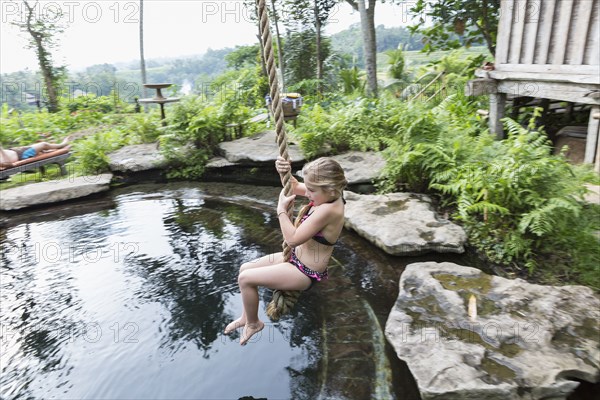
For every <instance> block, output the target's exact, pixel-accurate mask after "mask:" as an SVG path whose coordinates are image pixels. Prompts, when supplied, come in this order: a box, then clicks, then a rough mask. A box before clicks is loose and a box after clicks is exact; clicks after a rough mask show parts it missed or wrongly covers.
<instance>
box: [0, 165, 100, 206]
mask: <svg viewBox="0 0 600 400" xmlns="http://www.w3.org/2000/svg"><path fill="white" fill-rule="evenodd" d="M111 179H112V174H101V175H87V176H78V177H73V178H67V179H60V180H55V181H49V182H40V183H31V184H28V185H23V186H19V187H16V188H12V189H6V190H3V191H2V192H1V193H0V210H3V211H10V210H19V209H22V208H27V207H31V206H36V205H40V204H48V203H57V202H60V201H65V200H72V199H76V198H79V197H85V196H89V195H90V194H93V193H99V192H103V191H106V190H108V189H109V185H110V181H111Z"/></svg>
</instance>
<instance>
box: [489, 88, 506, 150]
mask: <svg viewBox="0 0 600 400" xmlns="http://www.w3.org/2000/svg"><path fill="white" fill-rule="evenodd" d="M505 106H506V94H505V93H501V92H496V93H490V119H489V121H488V123H489V126H490V133H492V134H495V135H496V139H504V138H505V135H504V126H503V125H502V121H500V120H501V119H502V118H504V107H505Z"/></svg>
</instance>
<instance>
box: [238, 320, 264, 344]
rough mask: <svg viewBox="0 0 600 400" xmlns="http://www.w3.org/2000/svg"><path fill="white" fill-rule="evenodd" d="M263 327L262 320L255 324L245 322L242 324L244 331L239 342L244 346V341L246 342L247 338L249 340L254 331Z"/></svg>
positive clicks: (256, 331)
mask: <svg viewBox="0 0 600 400" xmlns="http://www.w3.org/2000/svg"><path fill="white" fill-rule="evenodd" d="M264 327H265V324H264V323H263V322H262V321H258V322H257V323H255V324H246V325H245V326H244V331H243V332H242V337H241V339H240V344H241V345H242V346H245V345H246V343H248V340H250V338H251V337H252V336H254V335H255V334H256V333H258V332H260V331H262V330H263V328H264Z"/></svg>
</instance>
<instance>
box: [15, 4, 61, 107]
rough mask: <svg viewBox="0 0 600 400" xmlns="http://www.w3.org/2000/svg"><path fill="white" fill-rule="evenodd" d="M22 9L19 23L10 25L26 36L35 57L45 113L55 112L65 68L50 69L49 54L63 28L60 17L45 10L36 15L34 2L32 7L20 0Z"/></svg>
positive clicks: (56, 9)
mask: <svg viewBox="0 0 600 400" xmlns="http://www.w3.org/2000/svg"><path fill="white" fill-rule="evenodd" d="M23 6H24V7H23V8H21V10H22V15H21V18H20V20H18V21H15V22H13V24H14V25H16V26H18V27H19V28H20V29H21V30H23V31H24V32H27V33H28V34H29V36H30V38H29V45H28V46H29V48H32V49H34V50H35V53H36V55H37V59H38V64H39V66H40V71H41V73H42V77H43V79H44V87H45V88H46V95H47V107H48V111H49V112H56V111H58V98H59V95H60V81H61V79H62V77H63V75H64V71H65V68H64V67H63V66H55V65H54V62H53V60H52V53H51V51H50V50H51V49H53V48H55V47H56V46H57V45H58V43H57V35H58V34H60V33H62V32H64V30H65V26H64V25H63V24H62V23H61V20H62V16H63V15H62V12H61V10H60V8H59V7H46V8H45V10H44V12H43V13H42V12H39V9H40V7H39V2H38V1H36V2H35V3H34V4H33V5H32V4H30V3H29V2H28V1H27V0H23Z"/></svg>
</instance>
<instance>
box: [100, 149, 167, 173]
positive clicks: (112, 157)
mask: <svg viewBox="0 0 600 400" xmlns="http://www.w3.org/2000/svg"><path fill="white" fill-rule="evenodd" d="M107 156H108V160H109V161H108V167H109V168H110V170H111V171H113V172H140V171H148V170H151V169H157V168H164V167H166V166H167V160H166V159H165V157H164V156H163V155H162V154H161V152H160V149H158V147H157V145H156V143H144V144H134V145H130V146H125V147H121V148H120V149H118V150H116V151H113V152H112V153H109V154H107Z"/></svg>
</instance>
